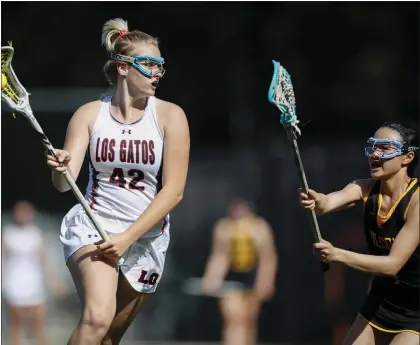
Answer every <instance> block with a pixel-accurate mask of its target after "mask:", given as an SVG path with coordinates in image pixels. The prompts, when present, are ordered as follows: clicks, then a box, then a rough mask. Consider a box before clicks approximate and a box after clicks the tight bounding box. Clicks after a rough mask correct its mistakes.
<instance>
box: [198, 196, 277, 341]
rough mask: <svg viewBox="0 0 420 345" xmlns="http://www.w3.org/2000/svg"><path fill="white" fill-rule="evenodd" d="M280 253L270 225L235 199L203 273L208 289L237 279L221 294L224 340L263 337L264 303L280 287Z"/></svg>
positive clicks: (218, 227)
mask: <svg viewBox="0 0 420 345" xmlns="http://www.w3.org/2000/svg"><path fill="white" fill-rule="evenodd" d="M276 271H277V253H276V248H275V243H274V238H273V234H272V230H271V227H270V225H269V224H268V223H267V221H265V220H264V219H263V218H261V217H259V216H257V215H256V214H255V213H254V211H253V209H252V207H251V205H250V203H249V202H247V201H245V200H243V199H239V198H238V199H234V200H232V201H231V203H230V205H229V209H228V216H227V217H226V218H223V219H221V220H219V221H218V222H217V224H216V225H215V227H214V233H213V246H212V251H211V253H210V256H209V259H208V263H207V266H206V269H205V273H204V279H203V290H204V291H205V292H206V293H209V294H212V293H214V292H216V291H218V290H219V289H223V281H224V280H226V281H230V282H237V283H240V284H241V285H242V288H239V287H238V288H229V289H227V290H226V291H225V292H223V294H222V297H221V298H220V311H221V314H222V322H223V331H222V338H223V344H225V345H238V344H241V345H252V344H255V342H256V340H257V336H258V317H259V311H260V306H261V303H262V302H263V301H266V300H268V299H269V298H270V297H271V296H272V295H273V294H274V291H275V279H276Z"/></svg>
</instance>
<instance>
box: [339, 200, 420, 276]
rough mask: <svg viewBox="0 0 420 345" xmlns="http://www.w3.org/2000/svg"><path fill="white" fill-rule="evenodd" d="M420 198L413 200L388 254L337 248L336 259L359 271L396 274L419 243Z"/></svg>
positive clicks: (388, 274) (387, 274)
mask: <svg viewBox="0 0 420 345" xmlns="http://www.w3.org/2000/svg"><path fill="white" fill-rule="evenodd" d="M419 237H420V235H419V198H418V196H417V197H416V200H413V201H412V202H411V205H410V208H409V210H408V212H407V218H406V222H405V224H404V226H403V228H402V229H401V230H400V232H399V233H398V235H397V237H396V238H395V241H394V243H393V244H392V247H391V251H390V253H389V255H387V256H376V255H365V254H358V253H354V252H350V251H347V250H343V249H338V248H337V254H336V255H335V256H336V259H335V260H334V261H337V262H341V263H343V264H345V265H347V266H349V267H352V268H355V269H357V270H359V271H363V272H368V273H372V274H376V275H386V276H395V275H397V273H398V272H399V271H400V270H401V268H402V267H403V266H404V265H405V264H406V262H407V261H408V259H409V258H410V256H411V255H412V254H413V253H414V251H415V250H416V248H417V246H418V245H419Z"/></svg>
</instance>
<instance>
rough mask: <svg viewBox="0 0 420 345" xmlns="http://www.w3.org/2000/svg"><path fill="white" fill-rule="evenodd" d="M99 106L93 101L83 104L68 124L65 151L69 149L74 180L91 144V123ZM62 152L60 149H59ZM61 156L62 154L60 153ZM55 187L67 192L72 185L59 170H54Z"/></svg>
mask: <svg viewBox="0 0 420 345" xmlns="http://www.w3.org/2000/svg"><path fill="white" fill-rule="evenodd" d="M98 108H99V102H98V101H96V102H91V103H87V104H85V105H83V106H81V107H80V108H79V109H78V110H77V111H76V112H75V113H74V115H73V116H72V118H71V119H70V122H69V124H68V126H67V133H66V140H65V143H64V148H63V150H64V151H68V152H69V154H70V156H69V157H68V158H67V160H68V167H67V170H68V171H69V173H70V174H71V176H72V177H73V179H74V180H77V178H78V176H79V173H80V169H81V167H82V164H83V160H84V158H85V155H86V150H87V147H88V144H89V125H90V123H93V122H94V118H96V116H97V113H98ZM58 152H60V151H58ZM58 156H59V157H60V154H59V155H58ZM52 181H53V185H54V187H55V188H56V189H57V190H58V191H59V192H67V191H68V190H70V186H69V185H68V183H67V182H66V180H65V178H64V176H63V174H62V173H61V172H59V171H53V172H52Z"/></svg>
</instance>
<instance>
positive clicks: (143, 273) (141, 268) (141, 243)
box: [60, 204, 170, 293]
mask: <svg viewBox="0 0 420 345" xmlns="http://www.w3.org/2000/svg"><path fill="white" fill-rule="evenodd" d="M93 213H94V215H95V217H96V219H97V221H98V223H100V224H101V225H102V228H103V229H105V231H106V232H107V233H108V234H109V235H110V236H112V235H113V234H115V233H121V232H124V231H125V230H126V229H127V228H128V227H129V226H130V225H131V224H132V222H128V221H122V220H117V219H112V218H108V217H106V216H104V215H102V214H99V213H98V212H96V211H93ZM60 240H61V243H62V244H63V250H64V259H65V260H66V262H67V260H68V258H69V257H70V256H71V255H72V254H73V253H74V252H76V251H77V250H78V249H80V248H82V247H84V246H86V245H88V244H94V243H95V242H97V241H99V240H101V237H100V235H99V233H98V232H97V231H96V230H95V229H94V227H93V225H92V223H91V221H90V220H89V218H88V216H87V215H86V213H85V211H84V209H83V208H82V206H81V205H80V204H78V205H76V206H74V207H73V208H72V209H71V210H70V211H69V212H68V213H67V214H66V216H65V217H64V219H63V222H62V224H61V234H60ZM169 240H170V234H169V224H168V225H167V227H166V229H165V231H164V232H162V233H161V235H160V236H157V237H151V238H143V237H140V238H139V239H138V240H137V241H136V242H135V243H133V244H132V245H131V246H130V247H129V248H128V249H127V251H126V252H125V253H124V254H123V256H122V257H121V259H120V262H119V269H120V270H121V272H122V273H123V274H124V275H125V277H126V278H127V280H128V281H129V283H130V284H131V286H132V287H133V288H134V289H135V290H137V291H139V292H143V293H153V292H155V290H156V287H157V286H158V284H159V281H160V279H161V278H162V274H163V267H164V264H165V256H166V251H167V250H168V246H169Z"/></svg>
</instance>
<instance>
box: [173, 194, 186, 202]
mask: <svg viewBox="0 0 420 345" xmlns="http://www.w3.org/2000/svg"><path fill="white" fill-rule="evenodd" d="M183 198H184V193H178V194H177V195H176V199H175V200H176V204H177V205H178V204H179V203H180V202H181V200H182V199H183Z"/></svg>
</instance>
